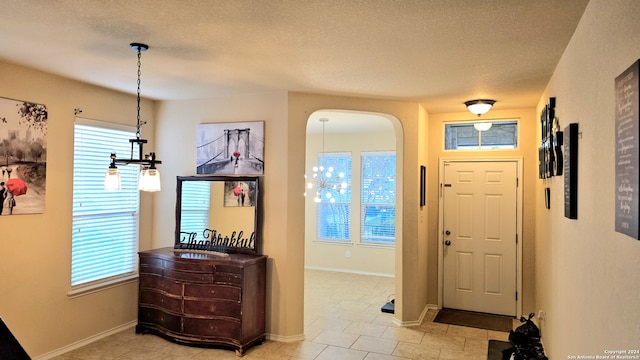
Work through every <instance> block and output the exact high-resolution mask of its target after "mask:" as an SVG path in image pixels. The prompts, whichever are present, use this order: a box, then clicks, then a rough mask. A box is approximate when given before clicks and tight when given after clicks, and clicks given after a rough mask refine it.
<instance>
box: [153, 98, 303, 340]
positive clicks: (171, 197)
mask: <svg viewBox="0 0 640 360" xmlns="http://www.w3.org/2000/svg"><path fill="white" fill-rule="evenodd" d="M245 121H264V122H265V124H264V130H265V132H264V136H265V170H264V177H263V178H262V179H261V182H262V184H261V189H260V190H261V192H260V200H261V201H262V203H263V207H262V209H263V212H264V217H263V219H262V221H263V226H262V227H263V231H262V236H263V238H262V239H261V241H262V252H263V253H264V254H266V255H268V256H269V260H268V265H267V267H268V270H267V271H268V281H267V286H268V290H267V292H268V294H267V302H268V304H267V307H268V310H267V332H268V333H269V334H271V335H270V336H271V337H272V338H275V339H281V340H288V339H292V338H293V339H295V338H296V336H299V335H300V334H302V325H301V320H299V321H298V322H299V323H300V324H298V323H296V322H295V321H291V320H290V318H291V317H292V314H295V311H292V309H293V308H294V306H297V307H299V308H300V309H302V308H301V306H302V304H298V305H291V302H295V301H296V300H297V299H298V298H302V275H303V274H302V268H301V267H300V269H297V268H291V267H289V265H288V262H289V256H290V255H289V251H290V250H289V247H290V246H291V245H290V243H289V242H290V241H293V242H295V240H298V241H299V242H300V243H302V237H299V238H297V239H293V240H290V238H288V237H287V236H286V229H287V228H288V225H287V213H288V212H289V211H290V210H289V207H288V205H287V201H288V200H289V199H288V196H289V195H288V191H287V189H291V190H293V189H294V188H295V186H298V189H301V187H302V181H300V182H299V184H295V185H294V186H292V185H290V184H288V181H287V177H286V175H287V164H286V162H287V155H286V154H288V151H289V150H288V149H287V146H288V140H287V93H286V92H283V91H276V92H270V93H259V94H247V95H243V96H235V97H227V98H213V99H204V100H185V101H166V102H162V103H161V104H159V106H158V111H157V124H158V126H157V129H158V131H157V134H156V136H157V138H156V140H157V142H158V144H160V146H159V147H158V155H159V156H160V157H162V161H163V162H162V172H161V174H162V182H163V191H161V192H159V193H157V194H156V198H155V209H156V211H155V212H154V224H155V226H154V236H153V247H164V246H172V245H173V242H174V231H175V221H174V214H175V212H174V210H175V196H176V194H175V190H173V189H175V186H176V180H175V178H176V176H179V175H195V173H196V129H197V125H198V124H201V123H216V122H245ZM302 152H303V153H304V150H303V151H302ZM283 154H284V155H283ZM301 176H302V175H300V177H301ZM172 190H173V191H172ZM295 194H296V195H298V196H300V197H301V191H300V190H298V191H297V192H296V193H295ZM300 201H302V200H300ZM294 246H295V245H294ZM289 293H294V294H296V295H294V296H291V297H288V296H289V295H287V294H289ZM296 316H297V318H298V319H300V316H298V315H296ZM294 319H295V318H294ZM296 326H297V327H296Z"/></svg>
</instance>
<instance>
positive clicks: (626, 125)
mask: <svg viewBox="0 0 640 360" xmlns="http://www.w3.org/2000/svg"><path fill="white" fill-rule="evenodd" d="M639 77H640V60H638V61H636V62H635V63H634V64H633V65H631V66H630V67H629V68H628V69H627V70H625V71H624V72H623V73H622V74H620V75H619V76H618V77H616V79H615V107H616V109H615V114H616V121H615V131H616V142H615V144H616V145H615V146H616V157H615V161H616V192H615V194H616V201H615V204H616V209H615V218H616V231H617V232H620V233H623V234H626V235H629V236H631V237H633V238H634V239H639V238H640V237H639V235H640V234H639V230H640V229H639V228H638V216H639V215H640V214H639V212H640V202H639V201H638V196H639V195H640V194H638V191H640V187H639V186H638V180H639V179H638V170H639V167H638V154H639V151H638V146H639V142H638V137H640V127H639V122H640V119H639V117H640V116H639V114H640V111H639V109H638V107H639V103H640V92H639V91H638V89H639V80H638V79H639Z"/></svg>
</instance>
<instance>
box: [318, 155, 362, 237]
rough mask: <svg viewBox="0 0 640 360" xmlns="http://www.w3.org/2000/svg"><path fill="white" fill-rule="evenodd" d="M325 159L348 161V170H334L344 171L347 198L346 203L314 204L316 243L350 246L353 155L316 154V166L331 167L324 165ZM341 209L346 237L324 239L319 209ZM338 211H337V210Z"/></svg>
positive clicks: (323, 202) (321, 213)
mask: <svg viewBox="0 0 640 360" xmlns="http://www.w3.org/2000/svg"><path fill="white" fill-rule="evenodd" d="M327 157H343V158H347V159H348V162H349V164H348V167H349V168H348V169H339V168H336V169H335V171H334V172H335V173H338V172H340V171H341V170H344V171H343V172H344V173H345V178H344V181H346V182H347V193H348V194H347V195H345V196H347V197H348V201H336V202H334V203H330V202H328V201H326V200H323V201H321V202H319V203H316V204H315V205H316V206H315V207H316V229H315V235H316V241H318V242H330V243H337V244H351V243H352V240H351V238H352V235H353V230H352V228H351V225H352V224H351V216H352V213H353V194H352V192H351V187H352V177H353V154H352V153H351V152H349V151H328V152H318V154H317V164H318V165H322V166H324V167H328V166H333V165H332V164H327V163H326V158H327ZM338 206H340V207H342V208H344V210H346V214H344V213H343V214H342V218H343V219H346V231H347V235H346V237H341V238H332V237H325V236H323V229H322V228H321V224H322V223H323V221H321V218H322V216H323V211H322V210H321V208H333V207H338ZM338 210H339V209H338ZM342 226H344V223H343V224H342Z"/></svg>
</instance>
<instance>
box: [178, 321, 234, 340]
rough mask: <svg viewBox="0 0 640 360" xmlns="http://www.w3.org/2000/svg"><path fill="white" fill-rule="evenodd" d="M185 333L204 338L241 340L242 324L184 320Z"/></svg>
mask: <svg viewBox="0 0 640 360" xmlns="http://www.w3.org/2000/svg"><path fill="white" fill-rule="evenodd" d="M184 333H185V334H190V335H197V336H198V337H203V338H226V339H233V340H235V341H238V339H240V323H239V322H236V321H233V320H224V319H197V318H188V317H185V318H184Z"/></svg>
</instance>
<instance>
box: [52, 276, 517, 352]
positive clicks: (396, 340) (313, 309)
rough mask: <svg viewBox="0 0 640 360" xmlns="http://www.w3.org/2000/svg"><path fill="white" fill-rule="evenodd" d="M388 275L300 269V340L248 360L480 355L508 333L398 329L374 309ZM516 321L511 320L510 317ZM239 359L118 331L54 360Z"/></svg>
mask: <svg viewBox="0 0 640 360" xmlns="http://www.w3.org/2000/svg"><path fill="white" fill-rule="evenodd" d="M393 290H394V279H392V278H385V277H378V276H368V275H355V274H347V273H337V272H329V271H319V270H306V271H305V337H306V340H305V341H298V342H293V343H283V342H275V341H267V342H265V343H264V344H262V345H259V346H255V347H253V348H250V349H249V350H247V352H246V353H245V355H244V358H243V359H247V360H352V359H353V360H409V359H412V360H438V359H442V360H445V359H447V360H449V359H452V360H453V359H455V360H459V359H474V360H475V359H478V360H486V358H487V356H486V354H487V348H488V344H489V340H491V339H496V340H503V341H506V340H507V338H508V333H506V332H498V331H488V330H481V329H475V328H468V327H463V326H455V325H445V324H439V323H434V322H433V321H432V320H433V318H434V317H435V315H436V313H437V311H435V310H429V311H428V312H427V316H426V317H425V319H424V321H423V322H422V324H420V326H415V327H398V326H396V325H394V324H393V320H392V319H393V317H392V315H391V314H386V313H383V312H381V311H380V308H381V307H382V305H384V304H385V303H386V302H387V301H388V300H390V299H392V298H393V295H394V294H393ZM514 324H516V323H515V320H514ZM107 359H118V360H125V359H131V360H133V359H136V360H187V359H189V360H193V359H216V360H226V359H229V360H231V359H237V357H236V355H235V352H234V351H229V350H222V349H205V348H197V347H189V346H181V345H176V344H173V343H171V342H169V341H165V340H163V339H162V338H160V337H157V336H154V335H137V334H135V332H134V329H133V328H132V329H129V330H125V331H122V332H120V333H117V334H114V335H111V336H109V337H106V338H104V339H102V340H99V341H96V342H94V343H92V344H89V345H87V346H84V347H82V348H79V349H76V350H74V351H71V352H69V353H66V354H64V355H61V356H58V357H56V358H55V360H107Z"/></svg>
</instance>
